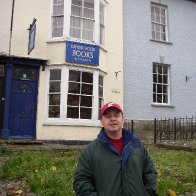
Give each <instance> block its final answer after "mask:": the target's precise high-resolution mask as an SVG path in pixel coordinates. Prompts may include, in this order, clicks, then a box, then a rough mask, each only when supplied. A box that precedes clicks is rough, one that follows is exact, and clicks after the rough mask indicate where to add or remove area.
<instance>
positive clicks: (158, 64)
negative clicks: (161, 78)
mask: <svg viewBox="0 0 196 196" xmlns="http://www.w3.org/2000/svg"><path fill="white" fill-rule="evenodd" d="M154 66H156V69H157V66H161V67H167V83H163V82H162V83H160V82H158V78H157V82H154ZM170 69H171V65H169V64H165V63H155V62H153V65H152V83H153V90H152V103H153V104H154V105H163V106H164V105H166V106H167V105H170V104H171V97H170V90H171V85H170V72H171V71H170ZM157 73H158V72H156V74H157ZM162 75H165V74H162ZM154 85H156V90H155V95H156V101H154ZM157 85H161V86H162V87H163V86H167V102H163V94H164V93H163V88H162V87H161V88H162V92H161V93H158V92H157ZM157 94H161V97H162V98H161V99H162V102H157Z"/></svg>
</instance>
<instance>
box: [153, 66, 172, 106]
mask: <svg viewBox="0 0 196 196" xmlns="http://www.w3.org/2000/svg"><path fill="white" fill-rule="evenodd" d="M168 77H169V67H168V65H164V64H158V63H154V64H153V103H163V104H168V103H169V82H168Z"/></svg>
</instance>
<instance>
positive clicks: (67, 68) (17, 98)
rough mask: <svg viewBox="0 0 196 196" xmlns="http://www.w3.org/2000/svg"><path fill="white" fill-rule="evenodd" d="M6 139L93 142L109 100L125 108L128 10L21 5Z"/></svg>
mask: <svg viewBox="0 0 196 196" xmlns="http://www.w3.org/2000/svg"><path fill="white" fill-rule="evenodd" d="M13 10H14V13H13V26H12V38H11V40H10V42H11V49H10V54H9V55H3V56H1V58H0V59H1V62H2V64H3V63H4V64H5V65H6V84H5V89H6V92H5V102H6V103H5V106H4V121H3V128H2V130H1V137H2V138H20V139H23V138H24V139H26V138H29V139H37V140H92V139H94V138H95V137H96V135H97V133H98V132H99V130H100V123H99V112H100V108H101V106H102V105H103V104H104V103H105V102H107V101H116V102H119V103H120V104H122V105H123V43H122V37H123V32H122V4H121V3H119V2H118V1H117V0H113V1H104V0H103V1H102V0H66V1H65V0H43V1H39V0H34V1H32V0H28V1H26V0H17V1H14V8H13Z"/></svg>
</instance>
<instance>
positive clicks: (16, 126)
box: [10, 80, 37, 138]
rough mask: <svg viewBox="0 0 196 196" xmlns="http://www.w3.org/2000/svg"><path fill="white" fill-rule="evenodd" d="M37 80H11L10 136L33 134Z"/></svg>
mask: <svg viewBox="0 0 196 196" xmlns="http://www.w3.org/2000/svg"><path fill="white" fill-rule="evenodd" d="M36 98H37V81H24V80H13V82H12V104H11V105H12V109H11V115H10V116H11V119H10V122H11V127H10V130H11V136H21V137H30V138H31V137H34V136H35V124H36V122H35V119H36V118H35V116H36V114H35V112H36V103H37V100H36Z"/></svg>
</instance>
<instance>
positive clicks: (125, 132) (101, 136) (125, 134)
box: [97, 128, 140, 147]
mask: <svg viewBox="0 0 196 196" xmlns="http://www.w3.org/2000/svg"><path fill="white" fill-rule="evenodd" d="M122 136H123V147H124V146H126V145H127V144H128V143H129V142H130V141H131V143H132V144H133V145H134V144H138V143H140V141H139V139H138V138H136V137H135V136H134V135H133V134H132V133H131V131H130V130H128V129H125V128H123V129H122ZM97 138H98V139H99V140H101V141H102V142H104V143H106V144H109V141H108V139H107V135H106V133H105V131H104V128H102V129H101V131H100V133H99V134H98V136H97Z"/></svg>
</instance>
